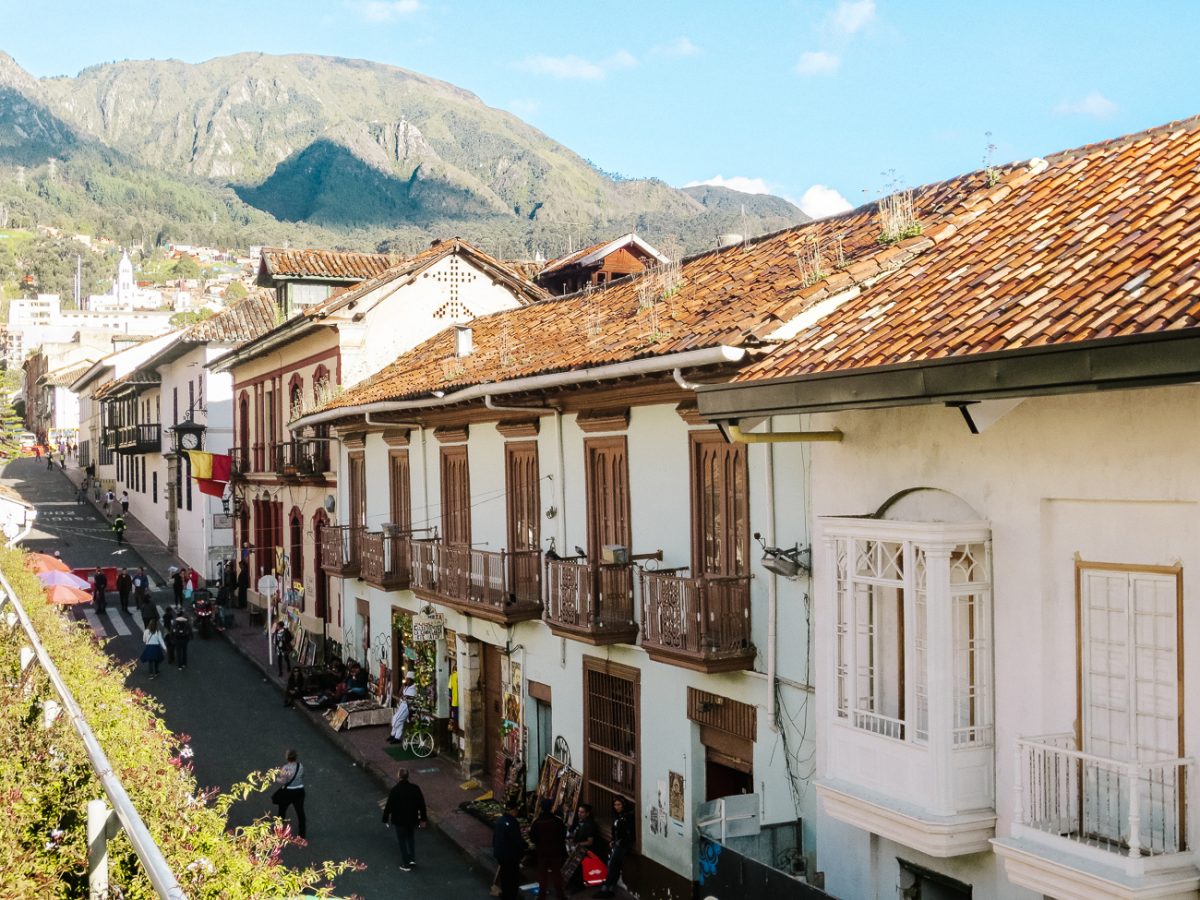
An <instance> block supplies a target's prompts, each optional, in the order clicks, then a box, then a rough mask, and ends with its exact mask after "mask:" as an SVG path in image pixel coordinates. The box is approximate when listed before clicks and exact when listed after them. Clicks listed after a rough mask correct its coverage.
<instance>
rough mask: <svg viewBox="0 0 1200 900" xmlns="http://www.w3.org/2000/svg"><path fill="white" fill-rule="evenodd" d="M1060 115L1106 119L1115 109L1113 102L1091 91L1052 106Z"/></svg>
mask: <svg viewBox="0 0 1200 900" xmlns="http://www.w3.org/2000/svg"><path fill="white" fill-rule="evenodd" d="M1054 111H1055V113H1057V114H1058V115H1060V116H1091V117H1092V118H1093V119H1107V118H1108V117H1109V116H1111V115H1112V114H1113V113H1115V112H1116V111H1117V104H1115V103H1113V102H1112V101H1111V100H1109V99H1108V98H1107V97H1105V96H1104V95H1103V94H1102V93H1100V92H1099V91H1092V92H1091V93H1090V94H1088V95H1087V96H1086V97H1082V98H1081V99H1079V100H1067V101H1064V102H1062V103H1060V104H1058V106H1056V107H1054Z"/></svg>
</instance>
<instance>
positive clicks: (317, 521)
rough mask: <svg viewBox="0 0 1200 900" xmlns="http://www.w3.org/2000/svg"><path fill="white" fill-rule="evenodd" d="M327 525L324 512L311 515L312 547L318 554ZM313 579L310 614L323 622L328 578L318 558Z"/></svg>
mask: <svg viewBox="0 0 1200 900" xmlns="http://www.w3.org/2000/svg"><path fill="white" fill-rule="evenodd" d="M328 524H329V516H328V515H326V514H325V510H323V509H318V510H317V511H316V512H315V513H313V517H312V532H313V547H314V548H315V550H316V552H317V553H318V554H319V553H320V552H321V540H322V537H321V533H322V531H323V530H324V529H325V527H326V526H327V525H328ZM313 574H314V578H313V582H314V584H313V605H312V614H313V615H314V616H316V617H317V618H319V619H321V620H322V621H324V619H325V617H326V616H327V615H329V612H328V608H327V605H326V604H327V599H328V591H329V576H327V575H326V574H325V570H324V569H322V568H321V563H320V558H319V557H318V558H317V565H316V566H315V567H314V573H313Z"/></svg>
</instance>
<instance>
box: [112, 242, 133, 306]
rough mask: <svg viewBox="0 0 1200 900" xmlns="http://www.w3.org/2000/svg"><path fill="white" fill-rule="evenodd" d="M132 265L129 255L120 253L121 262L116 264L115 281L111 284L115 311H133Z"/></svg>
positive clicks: (124, 252) (123, 252)
mask: <svg viewBox="0 0 1200 900" xmlns="http://www.w3.org/2000/svg"><path fill="white" fill-rule="evenodd" d="M136 289H137V288H136V285H134V283H133V263H131V262H130V261H129V253H128V252H126V251H124V250H122V251H121V261H120V262H119V263H117V280H116V282H115V283H114V284H113V294H115V295H116V299H117V309H133V298H134V292H135V291H136Z"/></svg>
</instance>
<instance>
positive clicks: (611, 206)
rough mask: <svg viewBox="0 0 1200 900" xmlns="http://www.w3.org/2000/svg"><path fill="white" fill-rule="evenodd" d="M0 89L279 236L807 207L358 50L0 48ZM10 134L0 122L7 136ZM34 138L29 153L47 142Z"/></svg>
mask: <svg viewBox="0 0 1200 900" xmlns="http://www.w3.org/2000/svg"><path fill="white" fill-rule="evenodd" d="M0 85H3V86H7V87H8V88H9V89H10V90H12V91H14V92H16V93H18V94H21V95H23V96H24V97H25V98H26V99H27V100H29V101H31V102H35V103H40V104H41V105H42V106H44V107H45V108H46V109H47V110H48V111H49V112H50V113H52V114H53V116H54V117H55V118H56V119H57V120H58V121H60V122H62V123H63V124H64V126H66V127H67V128H69V129H70V133H71V134H73V135H75V136H77V137H78V139H79V140H81V141H85V142H88V145H89V146H90V147H105V148H110V149H111V150H113V151H115V152H116V153H117V154H119V155H120V157H121V158H122V159H123V160H127V161H128V163H129V165H131V166H133V167H134V168H135V169H138V170H148V171H154V172H157V173H159V174H160V175H162V176H164V177H167V176H171V177H176V176H178V177H179V178H180V179H181V180H183V181H185V182H186V183H187V185H188V188H187V190H188V191H192V192H198V193H197V197H198V198H199V197H200V196H201V195H206V196H207V198H208V199H207V200H201V199H198V200H197V202H198V203H199V204H200V205H203V203H204V202H210V203H216V202H217V201H216V200H215V199H214V198H213V192H214V191H215V192H216V193H217V195H219V196H220V197H221V198H222V199H221V201H220V203H221V204H224V205H228V193H229V192H233V194H234V195H236V197H237V198H238V200H240V202H241V203H242V204H244V205H245V207H246V209H245V210H241V209H238V208H237V206H236V204H235V205H234V206H233V207H229V209H228V217H229V218H230V220H231V221H230V222H229V225H230V226H231V227H232V226H233V225H235V224H237V223H236V220H239V219H240V220H242V221H241V225H242V226H249V225H250V224H251V221H257V222H262V221H263V220H261V219H259V218H258V216H259V215H264V216H266V217H267V221H266V222H265V223H264V224H271V223H274V224H275V225H282V226H284V227H283V231H285V232H286V231H288V230H289V229H291V228H293V227H297V226H303V227H305V228H308V229H310V231H311V230H312V229H317V230H318V233H323V232H327V233H329V234H330V235H337V236H340V237H341V238H342V239H343V240H346V241H350V242H352V243H355V244H357V245H359V246H363V245H369V244H370V243H372V242H375V243H378V242H379V241H380V240H386V239H392V240H396V239H399V240H402V241H412V240H416V239H417V238H418V237H419V236H426V237H428V236H436V235H437V234H439V233H440V234H445V233H447V230H448V229H449V230H450V231H454V232H455V233H461V234H462V236H464V237H468V238H471V237H472V234H474V235H475V236H476V239H478V237H479V236H486V235H492V236H493V238H494V239H495V240H499V241H500V242H501V243H502V244H506V245H507V244H513V245H515V249H519V248H521V247H523V248H524V250H525V251H530V250H532V249H534V248H540V247H542V246H546V245H549V244H551V243H552V242H553V241H554V240H558V241H559V242H565V243H569V242H570V241H575V242H576V243H578V242H579V241H581V240H588V239H591V238H596V239H602V238H603V237H605V236H607V235H611V234H612V233H614V232H621V231H628V230H637V231H640V232H642V233H645V234H646V235H647V238H648V239H650V240H652V241H653V240H659V241H663V242H666V243H668V244H670V243H676V244H678V245H680V247H681V248H682V249H683V250H685V251H692V250H697V249H703V248H704V247H706V246H711V243H712V241H713V240H714V239H715V235H716V234H717V233H720V232H724V231H730V230H734V231H740V230H743V227H744V226H743V224H742V223H743V221H744V222H745V223H746V227H749V228H750V229H751V230H752V231H754V232H761V231H770V230H776V229H778V228H781V227H787V226H788V225H792V224H798V223H800V222H803V221H806V220H807V217H806V216H804V214H803V213H802V212H800V210H798V209H796V207H794V206H792V205H791V204H789V203H787V201H784V200H782V199H780V198H771V200H770V201H767V200H764V199H762V197H761V195H742V196H743V197H744V198H745V199H744V200H742V201H740V203H739V204H737V205H738V207H739V212H738V214H737V215H734V213H733V211H732V210H733V207H732V206H731V204H730V203H727V202H726V203H714V202H709V203H706V202H701V200H699V199H697V197H696V196H694V195H693V194H694V192H692V193H689V191H687V190H682V189H676V188H673V187H670V186H669V185H667V184H666V183H665V182H662V181H661V180H659V179H653V178H643V179H615V178H612V177H610V176H608V175H606V174H605V173H603V172H601V171H600V170H599V169H597V168H596V167H595V166H594V165H593V164H591V163H589V162H588V161H587V160H584V159H583V158H582V157H581V156H580V155H579V154H577V153H575V152H574V151H573V150H571V149H570V148H567V147H565V146H563V145H562V144H559V143H557V142H556V141H554V140H553V139H552V138H550V137H549V136H547V135H546V134H544V133H543V132H541V131H540V130H538V129H537V128H535V127H534V126H532V125H529V124H528V123H526V122H524V121H522V120H521V119H520V118H518V117H517V116H515V115H513V114H512V113H509V112H506V111H504V110H499V109H494V108H492V107H489V106H487V105H486V104H485V103H484V102H483V101H482V100H481V99H480V98H479V97H478V96H477V95H475V94H473V93H472V92H470V91H468V90H466V89H464V88H460V87H458V86H456V85H453V84H450V83H448V82H444V81H440V80H438V79H434V78H431V77H429V76H426V75H422V74H420V73H418V72H413V71H410V70H408V69H404V68H401V67H398V66H390V65H385V64H381V63H376V62H372V61H370V60H361V59H347V58H342V57H329V56H315V55H307V54H288V55H283V56H274V55H270V54H265V53H256V52H251V53H241V54H236V55H233V56H226V57H215V58H213V59H211V60H206V61H204V62H202V63H195V64H193V63H185V62H181V61H178V60H134V61H125V62H117V63H102V64H97V65H93V66H89V67H87V68H85V69H83V70H81V71H80V73H79V74H78V75H76V76H74V77H63V76H60V77H55V78H45V79H35V78H33V77H32V76H30V75H29V74H28V73H26V72H24V70H22V69H21V68H20V67H19V65H17V64H16V63H15V61H14V60H12V58H11V57H10V56H8V55H7V54H3V53H2V52H0ZM22 131H24V128H23V126H21V125H19V124H18V125H16V126H13V123H10V127H9V143H10V144H12V145H13V146H19V145H20V143H21V132H22ZM66 133H67V132H66V131H63V135H64V137H63V141H62V142H63V144H68V143H69V141H67V139H66V137H65V135H66ZM2 142H3V135H0V143H2ZM45 143H46V142H43V145H39V146H38V147H37V148H33V147H29V148H26V149H27V150H28V151H33V150H34V149H36V150H37V152H39V153H40V152H41V151H43V150H48V149H52V148H50V147H48V146H44V145H45ZM51 143H52V142H51ZM61 152H62V153H64V154H66V155H68V156H69V155H70V152H71V147H70V146H64V147H63V148H62V151H61ZM47 155H53V154H52V153H50V154H47ZM25 156H26V157H29V156H30V153H29V152H26V153H25ZM83 189H84V190H85V191H86V185H85V186H83ZM181 190H182V188H181ZM706 196H708V197H709V199H710V201H711V200H712V199H713V198H712V195H711V194H708V195H706ZM741 205H745V206H746V209H747V211H748V212H747V215H745V216H743V215H741V213H740V206H741ZM210 218H211V217H210ZM218 218H220V216H218ZM735 219H737V220H738V221H734V220H735ZM210 224H211V223H210ZM464 232H465V233H464ZM485 242H486V239H485ZM548 249H549V250H550V252H551V253H553V252H554V248H553V247H548Z"/></svg>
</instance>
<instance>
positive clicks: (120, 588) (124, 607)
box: [117, 569, 133, 613]
mask: <svg viewBox="0 0 1200 900" xmlns="http://www.w3.org/2000/svg"><path fill="white" fill-rule="evenodd" d="M132 591H133V579H132V578H131V577H130V575H129V570H128V569H122V570H121V574H120V575H118V576H117V596H119V597H120V598H121V612H123V613H127V612H129V595H130V593H131V592H132Z"/></svg>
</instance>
